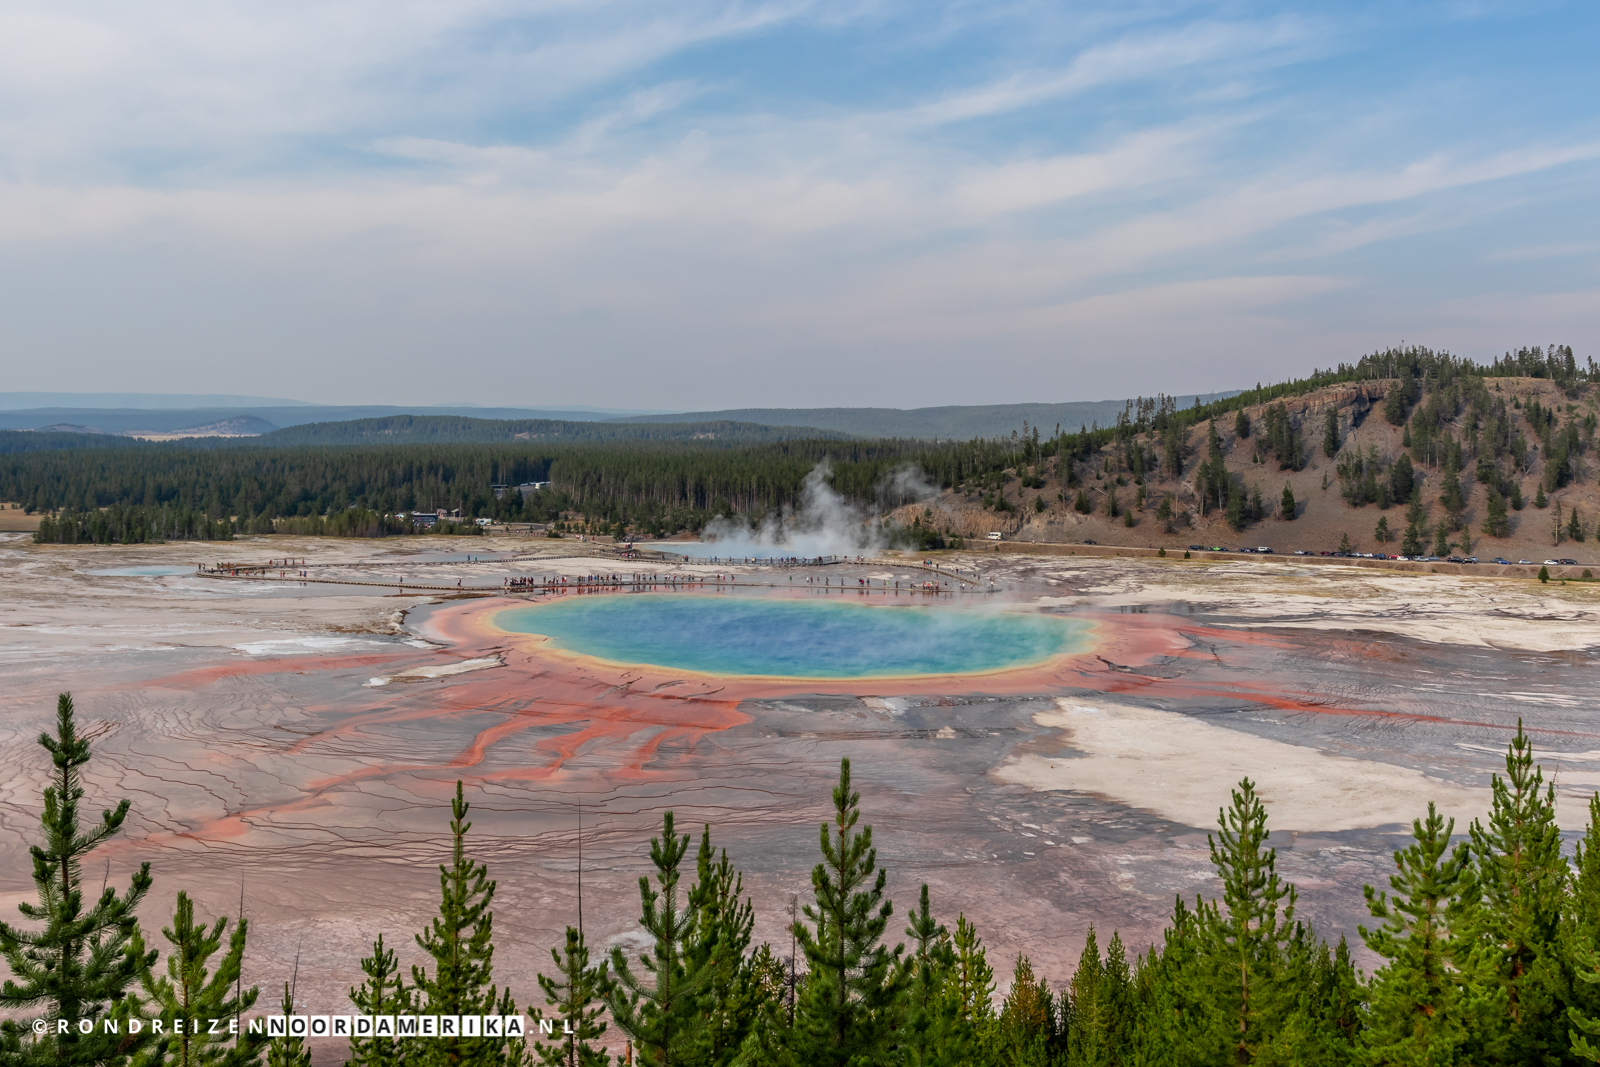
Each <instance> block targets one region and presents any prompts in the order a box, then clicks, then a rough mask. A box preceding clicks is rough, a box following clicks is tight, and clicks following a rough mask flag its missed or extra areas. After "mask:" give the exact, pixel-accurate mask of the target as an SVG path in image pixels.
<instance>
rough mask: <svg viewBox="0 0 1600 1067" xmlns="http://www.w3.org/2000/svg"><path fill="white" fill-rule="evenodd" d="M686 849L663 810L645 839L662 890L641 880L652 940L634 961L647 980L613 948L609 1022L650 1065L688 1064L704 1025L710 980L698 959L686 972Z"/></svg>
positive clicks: (689, 911)
mask: <svg viewBox="0 0 1600 1067" xmlns="http://www.w3.org/2000/svg"><path fill="white" fill-rule="evenodd" d="M688 851H689V835H688V834H679V833H678V832H677V830H676V828H675V827H674V825H673V815H672V812H670V811H669V812H666V813H665V814H663V815H662V817H661V836H660V837H653V838H651V839H650V862H651V863H652V864H654V865H655V869H656V884H657V885H658V886H659V887H660V888H659V889H652V888H651V887H650V878H649V876H644V877H641V878H640V879H639V902H640V906H641V907H642V909H643V915H641V916H640V919H639V922H640V923H641V924H642V925H643V926H644V928H645V932H646V933H648V934H650V936H651V938H652V939H653V940H654V944H653V945H652V947H651V950H650V952H648V953H647V954H645V955H642V956H640V957H639V963H640V965H641V966H642V967H643V968H644V969H645V971H647V972H649V974H650V975H651V979H650V980H649V981H646V980H645V979H644V978H643V977H642V976H639V975H635V974H634V972H633V969H632V968H631V967H630V966H629V965H628V959H627V957H626V956H625V955H624V954H623V952H622V949H621V948H614V949H612V950H611V970H612V973H614V974H615V975H616V979H617V980H616V984H615V985H614V986H613V987H612V989H611V991H610V993H609V994H608V996H607V997H606V1003H607V1005H608V1007H610V1009H611V1018H612V1019H613V1020H614V1021H615V1022H616V1024H617V1029H619V1030H621V1031H622V1032H623V1033H624V1034H626V1035H628V1037H629V1038H631V1039H632V1040H633V1043H634V1045H635V1047H636V1048H637V1050H638V1052H639V1059H640V1062H642V1063H645V1064H650V1065H653V1067H672V1065H673V1064H686V1063H689V1062H692V1060H693V1050H694V1048H695V1046H696V1043H697V1041H698V1039H699V1035H698V1030H699V1028H700V1026H701V1025H703V1019H702V1017H701V1015H700V1012H699V998H700V997H701V995H702V994H703V993H704V992H705V991H706V987H707V986H708V985H709V984H710V981H711V976H712V975H711V968H710V966H709V964H708V962H707V961H706V960H705V958H703V957H702V958H701V960H700V961H698V965H697V967H696V969H694V970H692V971H691V970H690V969H689V964H690V962H691V961H690V960H689V959H688V958H687V954H686V951H685V946H686V943H687V942H689V941H690V939H691V938H692V937H693V936H694V929H695V923H696V917H695V914H694V909H693V907H692V906H689V902H688V901H685V905H686V906H684V907H679V906H678V900H679V896H678V886H679V883H680V882H681V881H682V877H683V876H682V874H681V873H680V872H679V870H678V867H679V865H680V864H681V863H682V862H683V857H684V854H685V853H686V852H688Z"/></svg>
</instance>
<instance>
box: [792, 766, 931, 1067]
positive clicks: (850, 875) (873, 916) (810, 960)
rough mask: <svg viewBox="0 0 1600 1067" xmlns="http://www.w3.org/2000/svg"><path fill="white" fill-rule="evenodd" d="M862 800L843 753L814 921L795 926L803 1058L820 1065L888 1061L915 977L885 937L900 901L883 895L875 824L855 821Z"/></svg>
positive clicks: (816, 884)
mask: <svg viewBox="0 0 1600 1067" xmlns="http://www.w3.org/2000/svg"><path fill="white" fill-rule="evenodd" d="M860 803H861V794H860V793H857V792H855V791H854V790H853V789H852V788H851V784H850V761H849V760H848V759H846V760H843V761H841V762H840V765H839V784H838V785H837V786H836V787H834V790H833V807H834V821H833V826H832V828H831V829H830V827H829V826H828V824H827V823H823V824H822V835H821V843H822V856H823V862H822V863H819V864H817V866H816V869H815V870H813V871H812V874H811V886H812V889H813V891H814V893H815V895H816V901H815V903H814V904H808V905H806V907H805V916H806V918H807V919H809V920H810V921H811V922H812V924H813V927H807V926H806V925H805V924H804V923H797V924H796V929H795V934H796V935H797V936H798V938H799V940H800V947H801V949H802V950H803V951H804V952H805V956H806V964H807V966H808V968H809V973H808V975H807V981H806V989H805V996H804V997H803V998H802V1000H801V1002H800V1010H799V1012H798V1014H797V1016H796V1019H795V1029H796V1039H797V1042H798V1044H799V1052H800V1059H801V1060H802V1061H803V1062H805V1063H807V1064H809V1065H815V1067H848V1065H849V1064H851V1063H852V1062H853V1061H857V1060H858V1059H859V1060H860V1061H861V1062H867V1063H871V1062H878V1061H881V1060H882V1059H883V1058H884V1054H885V1051H886V1046H887V1043H888V1040H889V1035H890V1034H891V1033H892V1032H893V1030H894V1029H895V1027H896V1026H897V1025H898V1024H899V1022H900V1015H901V1013H902V1012H901V1009H902V1004H901V1000H902V997H903V995H904V993H905V990H906V988H907V987H908V986H909V984H910V979H911V975H910V967H909V966H908V965H907V963H906V962H905V961H904V960H903V959H902V956H903V954H904V952H905V946H903V945H897V946H895V948H894V949H893V950H892V951H891V950H890V949H889V948H888V947H887V946H886V945H884V944H883V941H882V938H883V934H884V931H885V929H886V928H887V927H888V924H889V917H890V916H891V915H892V914H893V913H894V905H893V904H891V903H890V902H889V900H888V899H887V898H886V897H885V896H884V889H885V887H886V885H887V883H888V872H887V871H884V870H882V869H881V868H879V867H878V851H877V849H875V848H873V847H872V827H870V826H868V827H865V828H864V829H862V830H859V831H858V830H856V828H855V827H856V823H857V822H858V821H859V820H860V818H861V809H860Z"/></svg>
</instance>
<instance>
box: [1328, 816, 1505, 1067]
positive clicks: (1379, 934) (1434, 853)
mask: <svg viewBox="0 0 1600 1067" xmlns="http://www.w3.org/2000/svg"><path fill="white" fill-rule="evenodd" d="M1454 830H1455V820H1454V819H1451V820H1450V821H1449V823H1446V822H1445V820H1444V817H1443V816H1441V815H1440V814H1439V813H1438V811H1437V810H1436V809H1435V808H1434V806H1433V805H1432V804H1429V805H1428V817H1427V819H1426V820H1423V819H1418V820H1416V821H1414V822H1413V823H1412V825H1411V836H1412V838H1413V839H1414V841H1415V843H1414V844H1412V845H1411V846H1410V847H1409V848H1406V849H1404V850H1403V851H1396V852H1395V854H1394V863H1395V867H1396V868H1397V873H1395V874H1392V875H1390V876H1389V888H1390V890H1391V891H1392V892H1393V896H1390V894H1388V893H1380V892H1378V891H1377V890H1376V889H1374V888H1373V887H1372V886H1370V885H1369V886H1367V887H1366V889H1365V890H1364V892H1365V894H1366V898H1367V908H1368V910H1370V911H1371V912H1372V916H1373V918H1376V919H1381V920H1383V925H1382V926H1380V927H1377V928H1376V929H1373V930H1368V929H1367V928H1366V927H1361V928H1360V930H1361V937H1362V940H1364V941H1365V942H1366V943H1367V947H1368V948H1370V949H1372V951H1374V952H1376V953H1377V954H1378V955H1379V956H1382V957H1383V959H1384V960H1385V964H1384V966H1382V967H1380V968H1379V969H1378V971H1377V972H1376V973H1375V974H1374V975H1373V976H1372V983H1371V985H1370V986H1369V987H1368V990H1367V997H1368V1011H1367V1029H1366V1031H1365V1032H1364V1033H1363V1035H1362V1053H1363V1057H1364V1058H1365V1060H1366V1061H1367V1062H1368V1063H1373V1064H1391V1063H1393V1064H1400V1063H1417V1064H1436V1065H1438V1067H1448V1065H1450V1064H1455V1063H1471V1062H1474V1055H1475V1054H1476V1053H1478V1052H1481V1051H1483V1050H1484V1039H1485V1037H1486V1027H1487V1028H1488V1029H1489V1030H1490V1031H1492V1030H1493V1028H1494V1026H1495V1025H1496V1023H1497V1016H1498V1015H1499V1014H1500V1010H1501V1009H1500V1002H1499V998H1498V994H1497V991H1492V990H1491V991H1489V992H1488V994H1487V995H1486V994H1485V992H1484V991H1483V990H1480V989H1478V988H1475V987H1474V986H1473V985H1471V984H1469V981H1468V979H1469V978H1470V976H1471V975H1472V973H1473V966H1474V963H1475V959H1474V957H1473V955H1472V951H1471V950H1472V944H1471V941H1470V940H1469V939H1468V937H1467V936H1463V931H1461V930H1459V929H1458V927H1460V926H1461V925H1464V924H1465V922H1466V917H1467V911H1468V904H1467V902H1466V899H1465V898H1467V897H1469V896H1470V894H1471V890H1472V875H1473V871H1472V857H1471V854H1470V852H1469V850H1468V847H1467V845H1466V843H1465V842H1463V843H1461V844H1458V845H1456V846H1455V848H1451V847H1450V835H1451V833H1452V832H1453V831H1454Z"/></svg>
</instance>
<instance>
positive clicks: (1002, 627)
mask: <svg viewBox="0 0 1600 1067" xmlns="http://www.w3.org/2000/svg"><path fill="white" fill-rule="evenodd" d="M495 623H496V625H498V626H499V627H500V628H501V629H503V630H508V631H511V632H513V633H527V634H539V635H542V636H544V637H547V638H549V639H550V640H551V642H553V643H554V645H555V646H556V647H557V648H562V649H566V650H567V651H570V652H576V653H580V654H582V655H586V656H594V657H597V658H599V659H604V660H610V661H612V662H615V663H626V664H640V665H650V666H656V667H669V668H676V669H679V670H690V671H698V672H702V673H705V674H722V675H735V676H765V677H773V676H776V677H787V678H894V677H905V676H907V675H922V674H976V673H982V672H986V671H997V670H1007V669H1010V668H1014V667H1026V666H1031V665H1033V664H1036V663H1040V662H1042V661H1044V660H1046V659H1049V658H1050V657H1051V656H1056V655H1060V654H1061V653H1064V652H1073V651H1076V650H1078V649H1079V648H1080V647H1082V646H1083V644H1084V639H1085V637H1086V634H1087V631H1088V624H1087V623H1082V622H1078V621H1076V620H1072V619H1062V618H1056V617H1053V616H1048V615H1037V614H1032V613H1026V612H1003V611H968V610H962V609H959V608H923V607H888V606H884V607H867V606H865V605H862V604H849V603H843V604H841V603H838V602H832V603H830V602H827V601H809V600H782V599H777V598H760V597H697V596H585V597H572V598H570V599H565V600H558V601H556V602H554V603H550V604H538V605H532V606H529V607H525V608H511V609H508V610H506V611H503V612H500V613H499V614H498V615H497V616H496V617H495Z"/></svg>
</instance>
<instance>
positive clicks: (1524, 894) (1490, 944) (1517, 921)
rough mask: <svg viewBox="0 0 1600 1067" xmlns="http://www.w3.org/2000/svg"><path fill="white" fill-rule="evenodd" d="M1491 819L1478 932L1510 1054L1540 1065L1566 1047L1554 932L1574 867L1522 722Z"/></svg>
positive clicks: (1479, 854)
mask: <svg viewBox="0 0 1600 1067" xmlns="http://www.w3.org/2000/svg"><path fill="white" fill-rule="evenodd" d="M1490 788H1491V790H1492V791H1493V796H1494V801H1493V804H1492V806H1491V807H1490V809H1489V825H1488V826H1487V827H1485V826H1484V825H1483V824H1482V823H1480V822H1479V821H1477V820H1473V823H1472V828H1471V840H1472V853H1473V859H1474V860H1475V861H1476V864H1477V881H1476V884H1475V887H1474V888H1475V894H1474V898H1473V903H1474V909H1473V927H1474V931H1473V932H1474V933H1475V934H1476V936H1477V937H1478V939H1479V940H1480V942H1481V948H1482V950H1483V952H1484V953H1485V955H1486V958H1487V961H1488V962H1489V964H1490V966H1491V968H1492V971H1491V973H1492V974H1493V976H1494V977H1495V979H1496V980H1497V981H1498V982H1499V984H1500V987H1501V989H1502V990H1503V991H1504V994H1505V1011H1506V1022H1507V1023H1508V1024H1509V1026H1510V1038H1511V1055H1512V1056H1513V1058H1514V1059H1515V1060H1516V1061H1517V1062H1520V1063H1538V1062H1541V1061H1543V1060H1545V1059H1546V1058H1548V1057H1556V1058H1557V1059H1559V1057H1560V1055H1561V1054H1562V1053H1563V1052H1564V1051H1565V1050H1566V1049H1567V1046H1568V1041H1567V1022H1566V1011H1565V1005H1564V1003H1563V1001H1564V1000H1565V998H1566V985H1567V983H1566V982H1565V980H1564V978H1563V969H1562V966H1561V963H1560V960H1559V958H1558V956H1557V954H1556V936H1557V931H1558V927H1559V924H1560V920H1561V907H1562V903H1563V899H1564V897H1565V895H1566V890H1567V882H1568V877H1569V868H1568V866H1567V862H1566V860H1565V859H1564V858H1563V857H1562V855H1561V831H1560V828H1559V827H1557V826H1556V817H1555V787H1554V786H1550V785H1546V784H1545V781H1544V772H1543V771H1542V770H1541V769H1539V768H1538V767H1535V766H1534V763H1533V745H1532V742H1531V741H1529V739H1528V735H1527V734H1526V733H1524V732H1523V729H1522V723H1521V721H1520V720H1519V721H1518V723H1517V735H1516V737H1515V738H1513V739H1512V741H1511V746H1510V748H1509V750H1508V751H1507V752H1506V775H1505V777H1504V778H1501V777H1500V776H1499V775H1495V776H1494V777H1493V778H1491V779H1490Z"/></svg>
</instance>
